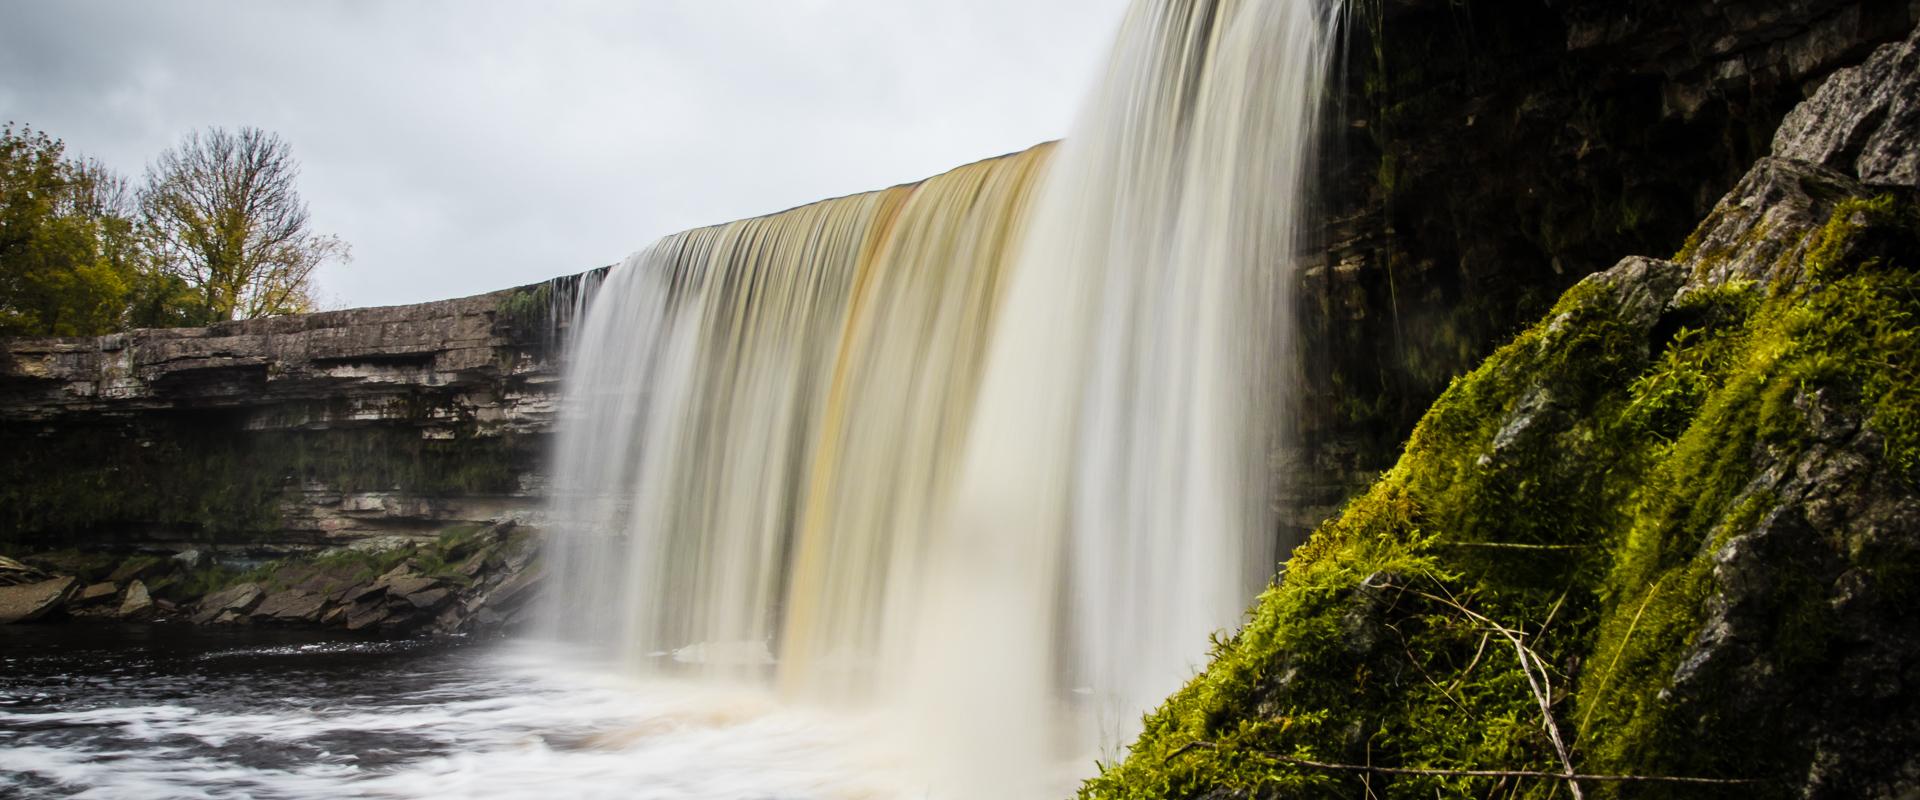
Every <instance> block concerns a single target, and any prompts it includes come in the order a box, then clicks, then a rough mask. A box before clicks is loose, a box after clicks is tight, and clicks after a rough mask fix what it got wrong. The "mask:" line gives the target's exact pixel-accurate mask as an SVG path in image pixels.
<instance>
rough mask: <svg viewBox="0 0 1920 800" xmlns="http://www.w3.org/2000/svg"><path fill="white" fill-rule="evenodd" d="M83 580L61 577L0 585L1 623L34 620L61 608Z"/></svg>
mask: <svg viewBox="0 0 1920 800" xmlns="http://www.w3.org/2000/svg"><path fill="white" fill-rule="evenodd" d="M79 587H80V581H78V580H75V579H74V578H72V577H70V576H68V577H60V578H52V579H49V580H44V581H40V582H38V583H28V584H21V585H17V586H0V625H8V624H12V623H16V622H32V621H34V620H37V619H40V618H42V617H45V616H47V615H48V614H51V613H53V612H54V611H55V610H58V609H59V608H60V607H61V605H62V604H64V603H65V602H66V601H67V598H69V597H71V596H73V593H74V592H76V591H78V590H79Z"/></svg>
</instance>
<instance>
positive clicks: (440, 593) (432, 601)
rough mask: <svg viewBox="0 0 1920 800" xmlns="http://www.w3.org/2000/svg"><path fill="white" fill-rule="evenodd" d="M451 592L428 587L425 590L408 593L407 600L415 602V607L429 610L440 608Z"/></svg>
mask: <svg viewBox="0 0 1920 800" xmlns="http://www.w3.org/2000/svg"><path fill="white" fill-rule="evenodd" d="M450 594H451V593H450V592H448V591H447V590H446V589H428V590H426V591H424V592H414V593H413V594H409V595H407V602H408V603H411V604H413V607H414V608H417V609H420V610H422V611H429V610H432V609H435V608H439V607H440V605H441V604H443V603H445V602H447V597H448V596H449V595H450Z"/></svg>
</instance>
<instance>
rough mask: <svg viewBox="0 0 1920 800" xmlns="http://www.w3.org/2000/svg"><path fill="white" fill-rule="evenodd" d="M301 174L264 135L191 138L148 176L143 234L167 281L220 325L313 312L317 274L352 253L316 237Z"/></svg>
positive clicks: (253, 131) (280, 143) (215, 133)
mask: <svg viewBox="0 0 1920 800" xmlns="http://www.w3.org/2000/svg"><path fill="white" fill-rule="evenodd" d="M299 175H300V164H299V162H297V161H295V160H294V158H293V152H292V149H291V148H290V147H288V145H287V143H286V141H285V140H283V139H281V138H280V137H279V136H278V135H277V134H273V133H268V132H266V131H262V130H260V129H258V128H241V129H240V130H239V131H238V132H229V131H226V130H224V129H221V128H210V129H208V130H207V131H206V132H205V133H204V134H202V133H198V132H196V133H191V134H188V135H187V137H186V138H185V139H183V140H181V142H180V144H179V146H177V147H175V148H173V149H171V150H168V151H166V152H164V153H162V154H161V155H160V157H159V158H158V159H156V160H155V161H154V162H153V164H151V165H149V166H148V167H147V185H146V187H145V188H144V189H142V190H141V192H140V196H139V205H140V216H141V228H142V230H143V232H144V234H145V236H146V237H147V239H148V240H149V242H150V245H151V247H152V248H153V249H154V251H155V253H156V254H157V255H158V256H159V263H161V264H163V265H164V268H165V269H166V271H167V272H168V273H169V274H171V275H173V276H175V277H177V278H178V279H180V280H181V281H184V282H185V283H186V285H187V286H189V287H191V288H192V290H193V291H195V292H197V293H198V295H199V299H200V302H201V304H202V305H203V306H204V307H205V309H206V311H207V313H208V314H209V315H210V316H212V317H213V318H215V319H234V318H247V317H258V316H265V315H270V314H293V313H299V312H302V311H307V310H309V309H310V308H311V307H312V305H313V296H312V290H313V283H312V281H313V272H314V270H315V269H317V268H318V267H319V266H320V265H321V264H323V263H326V262H328V261H332V260H336V259H339V260H345V259H346V258H347V257H348V250H347V246H346V244H345V243H344V242H341V241H340V240H339V239H338V238H336V237H333V236H321V235H316V234H314V233H312V232H310V231H308V230H307V204H306V203H305V202H304V201H302V200H301V199H300V194H299V193H298V192H297V191H295V189H294V181H295V179H297V178H298V177H299Z"/></svg>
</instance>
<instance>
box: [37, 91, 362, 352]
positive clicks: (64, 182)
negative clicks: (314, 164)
mask: <svg viewBox="0 0 1920 800" xmlns="http://www.w3.org/2000/svg"><path fill="white" fill-rule="evenodd" d="M299 172H300V166H299V162H297V161H295V160H294V158H293V154H292V150H291V148H290V147H289V146H288V145H287V143H286V141H285V140H283V139H281V138H280V137H279V136H278V135H276V134H273V133H268V132H265V131H262V130H259V129H256V128H241V129H240V130H238V131H227V130H224V129H220V128H211V129H208V130H207V131H205V132H196V133H192V134H189V135H187V137H186V138H184V139H182V140H181V141H180V143H179V144H178V145H176V146H174V147H173V148H171V149H168V150H167V151H166V152H163V153H161V154H160V156H159V157H157V158H156V159H154V161H153V162H152V163H150V164H149V165H147V168H146V173H145V175H144V176H143V178H142V180H141V181H140V183H139V184H138V185H137V186H136V185H135V184H134V183H133V182H131V181H129V180H128V179H127V178H126V177H125V176H123V175H120V174H118V173H116V172H114V171H113V170H112V169H109V168H108V167H107V166H106V165H104V164H102V163H100V162H99V161H97V160H94V159H90V158H80V157H77V156H72V155H69V154H68V153H67V151H66V146H65V144H64V143H62V142H61V141H60V140H59V139H56V138H53V137H51V136H49V135H48V134H47V133H46V132H44V131H37V130H34V129H33V128H31V127H28V126H24V125H19V126H16V125H15V124H14V123H11V122H9V123H7V124H6V126H5V128H3V129H0V336H85V335H93V334H101V333H110V332H113V331H118V330H126V329H129V328H151V327H177V326H188V325H205V324H208V323H211V322H216V321H220V320H227V319H240V318H247V317H258V316H267V315H273V314H292V313H299V312H303V311H308V310H311V309H312V307H313V305H314V297H313V273H314V270H315V269H316V268H318V267H319V266H320V265H321V264H324V263H326V262H329V261H344V260H345V259H346V258H347V255H348V249H347V246H346V244H345V243H343V242H341V241H340V240H339V239H338V238H336V237H333V236H323V235H318V234H314V233H312V232H311V231H309V230H308V229H307V223H308V216H307V205H306V203H305V202H304V201H302V200H301V199H300V196H299V193H298V192H297V191H296V189H295V186H294V183H295V181H296V179H297V178H298V177H299Z"/></svg>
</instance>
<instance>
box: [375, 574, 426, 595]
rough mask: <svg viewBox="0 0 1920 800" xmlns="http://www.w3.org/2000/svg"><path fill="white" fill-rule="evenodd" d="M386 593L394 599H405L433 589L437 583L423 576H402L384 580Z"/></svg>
mask: <svg viewBox="0 0 1920 800" xmlns="http://www.w3.org/2000/svg"><path fill="white" fill-rule="evenodd" d="M384 582H385V583H386V589H387V593H388V594H391V595H394V596H396V597H406V596H408V595H412V594H418V593H420V592H424V591H426V590H428V589H431V588H433V587H434V586H435V585H437V584H438V583H439V581H436V580H434V579H433V578H429V577H427V576H425V575H403V576H401V577H397V578H387V579H384Z"/></svg>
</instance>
